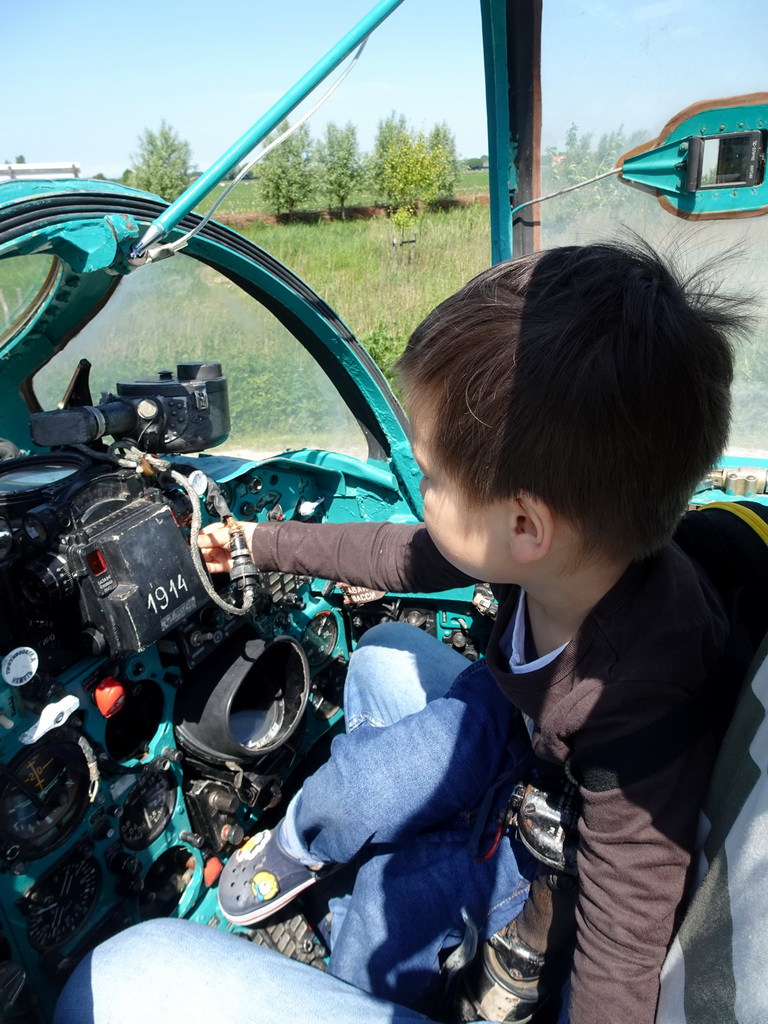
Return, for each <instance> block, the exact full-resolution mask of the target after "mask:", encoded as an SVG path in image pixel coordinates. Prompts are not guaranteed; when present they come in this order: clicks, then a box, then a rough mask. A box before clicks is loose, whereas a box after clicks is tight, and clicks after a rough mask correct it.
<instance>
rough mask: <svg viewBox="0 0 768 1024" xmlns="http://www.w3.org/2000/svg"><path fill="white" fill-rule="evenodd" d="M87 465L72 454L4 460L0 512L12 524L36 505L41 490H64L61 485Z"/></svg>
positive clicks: (0, 472)
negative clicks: (0, 510) (0, 511)
mask: <svg viewBox="0 0 768 1024" xmlns="http://www.w3.org/2000/svg"><path fill="white" fill-rule="evenodd" d="M90 464H91V463H90V460H89V459H87V458H85V457H84V456H82V455H77V454H76V453H74V452H67V453H66V454H58V453H57V454H55V455H54V454H52V455H28V456H23V457H22V458H18V459H7V460H5V461H3V462H2V463H0V509H2V511H3V513H4V515H6V516H7V518H8V519H10V520H11V521H12V522H14V523H15V522H17V521H18V519H19V518H20V517H21V516H22V515H23V514H24V513H25V512H28V511H29V510H30V509H32V508H34V507H35V505H38V504H39V503H40V500H41V495H42V494H43V491H44V490H45V489H47V488H54V489H59V487H60V486H66V484H65V481H67V480H68V479H69V478H70V477H74V476H75V475H76V474H77V473H78V472H80V471H81V470H83V469H85V468H86V467H87V466H89V465H90Z"/></svg>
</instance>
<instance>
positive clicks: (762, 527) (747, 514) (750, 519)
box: [701, 501, 768, 544]
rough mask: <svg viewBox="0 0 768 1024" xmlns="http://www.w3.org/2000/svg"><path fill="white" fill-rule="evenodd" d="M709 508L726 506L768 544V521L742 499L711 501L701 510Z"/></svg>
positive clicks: (727, 510)
mask: <svg viewBox="0 0 768 1024" xmlns="http://www.w3.org/2000/svg"><path fill="white" fill-rule="evenodd" d="M707 508H724V509H725V510H726V512H732V513H733V514H734V515H735V516H738V517H739V519H741V520H743V521H744V522H745V523H746V524H747V526H751V527H752V529H753V530H754V531H755V533H756V534H757V535H758V537H760V538H761V539H762V540H763V541H764V543H766V544H768V523H766V522H765V520H764V519H761V518H760V516H759V515H758V514H757V512H755V511H754V510H753V509H751V508H747V507H746V506H745V505H744V504H742V502H740V501H710V502H709V504H708V505H704V506H702V509H701V511H703V510H704V509H707Z"/></svg>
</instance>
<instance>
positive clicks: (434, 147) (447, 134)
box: [429, 121, 459, 199]
mask: <svg viewBox="0 0 768 1024" xmlns="http://www.w3.org/2000/svg"><path fill="white" fill-rule="evenodd" d="M429 148H430V151H431V152H432V155H433V159H434V161H435V171H436V173H437V174H438V191H437V198H438V199H444V198H446V197H448V196H452V195H453V194H454V192H455V191H456V184H457V182H458V180H459V159H458V157H457V155H456V138H455V136H454V134H453V132H452V131H451V130H450V128H449V127H448V125H447V124H446V123H445V121H442V122H441V123H440V124H436V125H435V127H434V128H433V129H432V131H431V132H430V133H429Z"/></svg>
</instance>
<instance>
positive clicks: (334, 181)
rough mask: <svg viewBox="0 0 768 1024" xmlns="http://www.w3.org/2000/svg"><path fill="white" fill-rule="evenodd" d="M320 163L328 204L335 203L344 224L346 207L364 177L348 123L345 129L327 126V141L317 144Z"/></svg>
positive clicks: (322, 182)
mask: <svg viewBox="0 0 768 1024" xmlns="http://www.w3.org/2000/svg"><path fill="white" fill-rule="evenodd" d="M317 160H318V164H319V169H320V185H321V188H322V189H323V192H324V193H325V195H326V197H327V198H328V199H329V200H331V201H333V200H335V201H336V203H337V205H338V206H339V208H340V209H341V219H342V220H344V206H345V204H346V202H347V200H348V199H349V197H350V195H351V194H352V193H353V192H354V191H355V189H357V188H359V187H360V185H361V184H362V182H363V179H364V177H365V164H364V162H363V159H362V157H361V155H360V147H359V146H358V142H357V129H356V128H355V126H354V125H353V124H352V123H351V122H349V121H348V122H347V124H346V125H344V127H343V128H339V127H338V125H335V124H333V123H331V124H329V125H327V127H326V129H325V138H324V139H322V140H321V141H320V142H319V143H318V147H317Z"/></svg>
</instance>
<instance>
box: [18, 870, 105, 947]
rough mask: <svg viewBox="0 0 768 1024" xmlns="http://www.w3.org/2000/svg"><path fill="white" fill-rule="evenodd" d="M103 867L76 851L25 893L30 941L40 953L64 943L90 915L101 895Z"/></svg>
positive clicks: (78, 929)
mask: <svg viewBox="0 0 768 1024" xmlns="http://www.w3.org/2000/svg"><path fill="white" fill-rule="evenodd" d="M100 884H101V868H100V867H99V865H98V863H97V862H96V859H95V858H94V857H92V856H90V855H86V856H83V855H82V854H80V855H78V854H77V853H76V854H75V855H74V856H72V857H68V858H67V859H66V860H65V861H62V863H60V864H58V865H56V866H55V867H54V868H52V870H50V871H48V872H47V873H46V874H44V875H43V877H42V878H41V879H40V881H39V882H37V883H36V884H35V885H33V886H32V888H31V889H30V890H29V891H28V892H27V894H26V902H27V909H28V917H27V935H28V938H29V943H30V945H31V946H34V948H35V949H37V950H38V951H40V952H47V951H48V950H49V949H55V948H56V947H57V946H62V945H64V943H65V942H68V941H69V940H70V939H71V938H72V937H73V936H74V935H76V934H77V932H79V931H80V929H81V928H82V926H83V924H84V922H85V921H86V920H87V919H88V917H89V916H90V914H91V912H92V910H93V908H94V906H95V905H96V900H97V898H98V895H99V887H100Z"/></svg>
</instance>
